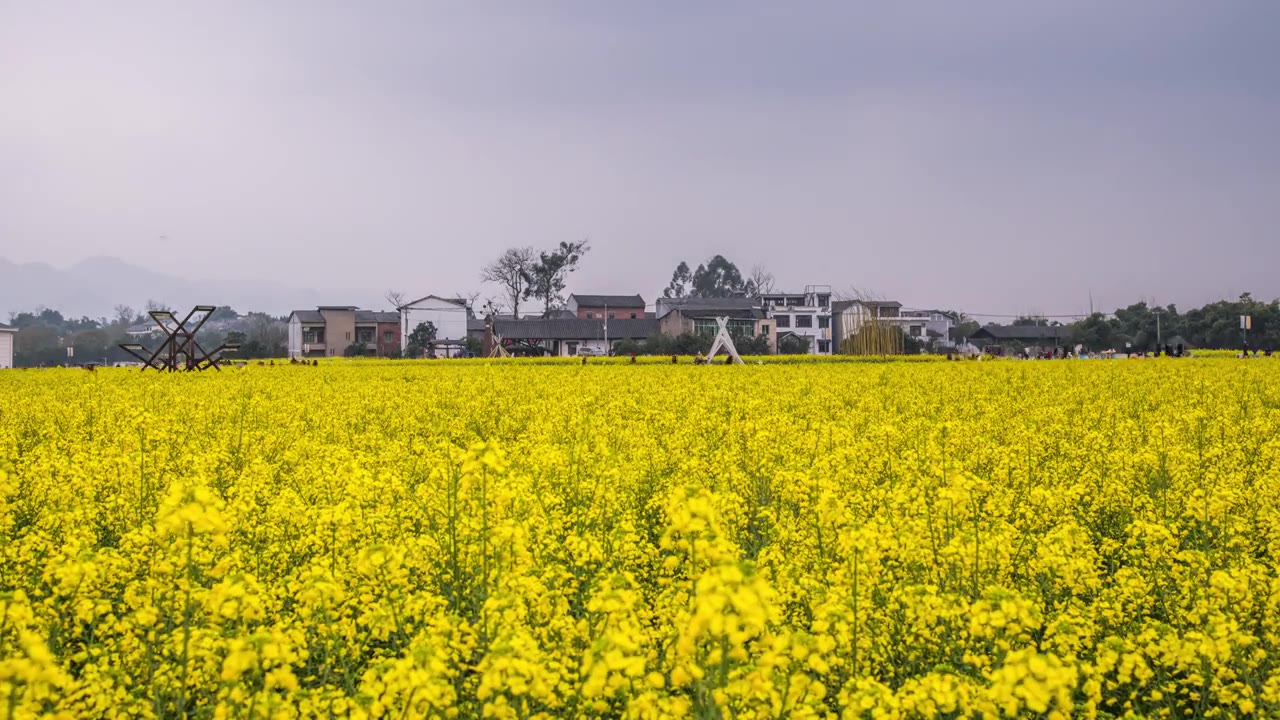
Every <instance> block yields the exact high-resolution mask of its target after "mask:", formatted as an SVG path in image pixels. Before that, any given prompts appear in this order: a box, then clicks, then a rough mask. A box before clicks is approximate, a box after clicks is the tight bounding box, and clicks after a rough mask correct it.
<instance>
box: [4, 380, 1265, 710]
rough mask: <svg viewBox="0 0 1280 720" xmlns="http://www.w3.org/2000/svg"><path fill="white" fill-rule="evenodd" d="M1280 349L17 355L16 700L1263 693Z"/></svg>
mask: <svg viewBox="0 0 1280 720" xmlns="http://www.w3.org/2000/svg"><path fill="white" fill-rule="evenodd" d="M1278 560H1280V360H1276V361H1273V360H1271V359H1266V360H1262V359H1259V360H1256V361H1252V360H1251V361H1241V360H1230V359H1216V358H1215V359H1203V358H1200V359H1191V360H1146V361H1047V362H1013V361H1006V362H960V363H947V362H917V363H883V364H794V365H764V366H760V365H748V366H745V367H725V366H714V367H693V366H690V365H687V364H684V365H678V366H671V365H670V364H637V365H634V366H633V365H629V364H625V363H623V364H613V365H606V364H601V363H595V364H591V365H588V366H585V367H584V366H581V365H573V364H565V365H533V364H529V363H522V362H519V361H514V362H512V361H498V362H489V363H486V362H478V361H476V362H467V361H457V362H454V361H439V362H434V363H429V362H419V363H385V364H377V363H332V364H327V365H321V366H319V367H301V366H289V365H283V366H281V365H276V366H259V365H253V366H250V367H246V368H239V369H235V370H229V371H226V372H223V373H220V374H214V373H205V374H190V375H186V374H183V375H170V376H162V375H158V374H156V373H153V372H147V373H141V372H138V371H136V370H131V371H126V370H99V371H97V372H85V371H76V370H44V371H11V372H2V373H0V717H15V716H16V717H35V716H38V715H41V714H45V713H55V714H57V713H61V714H62V715H64V716H68V717H72V716H74V717H94V716H117V715H129V716H142V717H179V716H192V717H219V718H222V717H226V718H248V717H293V716H303V717H310V716H316V715H321V716H326V717H327V716H337V717H366V716H367V717H458V718H467V717H480V716H484V717H494V718H533V717H545V718H551V717H643V718H660V717H673V716H675V717H680V716H687V717H698V718H720V717H725V718H728V717H733V718H782V717H789V718H806V717H874V718H935V717H937V718H955V717H980V716H981V717H997V716H1027V717H1039V716H1047V717H1055V718H1062V717H1075V716H1080V717H1121V716H1134V715H1142V716H1147V717H1178V718H1186V717H1223V718H1228V717H1239V716H1243V715H1252V716H1256V717H1277V716H1280V674H1277V672H1276V670H1277V667H1280V572H1278V571H1277V562H1278Z"/></svg>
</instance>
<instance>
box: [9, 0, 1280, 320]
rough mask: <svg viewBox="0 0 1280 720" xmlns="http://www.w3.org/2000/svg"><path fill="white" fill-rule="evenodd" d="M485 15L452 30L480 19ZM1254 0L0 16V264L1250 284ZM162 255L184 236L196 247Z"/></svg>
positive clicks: (1275, 80)
mask: <svg viewBox="0 0 1280 720" xmlns="http://www.w3.org/2000/svg"><path fill="white" fill-rule="evenodd" d="M482 5H483V7H481V6H482ZM1277 128H1280V3H1275V2H1273V1H1264V2H1248V1H1241V2H1215V3H1206V2H1200V1H1194V2H1190V1H1187V2H1184V1H1179V0H1151V1H1145V0H1131V1H1127V2H1123V3H1116V2H1069V3H1067V2H1063V3H1028V2H1025V1H1023V0H1007V1H999V2H965V3H944V2H937V3H912V2H903V3H853V2H830V3H826V2H799V3H777V2H733V3H700V4H699V3H677V2H654V3H635V2H630V3H601V2H581V3H576V2H532V3H514V2H513V3H506V4H499V3H461V2H459V3H452V4H435V3H430V4H428V3H423V2H405V3H389V2H369V3H351V2H329V3H325V2H273V3H259V2H232V1H228V2H217V3H199V4H197V3H172V2H157V3H141V2H128V1H125V2H120V3H101V2H86V3H71V2H38V1H36V0H30V1H27V2H14V1H13V0H9V1H8V2H0V257H7V258H9V259H11V260H15V261H20V262H30V261H44V262H49V263H52V264H55V265H64V264H68V263H71V262H74V261H76V260H79V259H81V258H84V257H87V256H93V255H113V256H116V257H120V258H123V259H125V260H128V261H131V262H136V263H139V264H144V265H147V266H149V267H152V268H154V269H158V270H163V271H167V272H173V273H185V274H188V275H197V276H202V277H233V276H234V277H241V278H257V279H260V280H261V281H263V282H275V283H285V284H294V285H299V286H304V285H309V286H313V287H323V288H332V289H333V290H334V293H335V298H334V300H335V302H336V301H340V300H343V298H342V297H339V296H340V295H342V293H343V291H344V290H352V289H355V288H364V289H374V290H381V289H384V288H386V287H396V288H401V289H403V290H405V291H406V292H408V293H409V294H410V295H420V294H427V293H429V292H435V291H447V292H454V291H458V290H465V289H468V288H474V289H477V290H479V289H481V288H480V286H479V282H478V277H477V275H478V268H479V267H480V266H481V265H482V264H483V263H484V262H485V261H486V260H488V259H489V258H491V257H492V256H495V255H497V254H498V252H500V250H501V249H502V248H504V247H506V246H509V245H512V244H533V245H544V246H549V245H552V244H554V243H556V242H558V241H560V240H565V239H577V238H582V237H589V238H590V239H591V241H592V243H593V245H594V248H595V249H594V251H593V252H592V253H591V255H589V256H588V258H587V261H586V263H585V266H584V268H583V269H582V270H581V271H580V272H579V273H578V275H576V276H575V277H574V279H573V288H572V289H577V290H581V291H616V292H640V293H641V294H643V295H644V296H645V297H646V298H650V299H652V298H653V296H654V295H655V294H657V292H658V291H659V290H660V289H661V288H662V287H663V286H664V285H665V284H666V281H667V280H668V278H669V276H670V273H671V269H672V268H673V266H674V265H675V264H676V263H677V262H678V261H679V260H681V259H686V260H689V261H690V262H691V264H696V262H697V261H700V260H702V259H704V258H705V257H707V256H708V255H710V254H712V253H717V252H719V253H723V254H725V255H727V256H729V257H730V258H731V259H733V260H735V261H737V262H738V264H739V265H740V266H742V267H743V269H744V270H745V269H747V268H749V267H750V266H751V265H753V264H756V263H763V264H765V265H767V266H768V267H769V268H771V269H772V270H773V271H774V273H775V274H776V276H777V277H778V279H779V280H780V281H781V284H783V285H786V286H789V287H795V288H799V287H802V286H803V285H805V284H809V283H829V284H832V285H835V286H837V287H848V286H858V287H860V288H864V289H867V290H870V291H873V292H875V293H877V294H880V295H884V296H891V297H893V298H896V299H900V300H902V301H903V302H906V303H907V304H909V305H913V306H926V305H939V306H947V307H957V308H961V309H965V310H968V311H971V312H1048V313H1056V312H1078V311H1081V310H1083V309H1086V308H1087V307H1088V303H1089V294H1090V293H1092V296H1093V299H1094V302H1095V304H1097V305H1098V306H1099V307H1107V308H1110V307H1114V306H1115V305H1116V304H1119V303H1127V302H1130V301H1132V300H1134V299H1137V298H1139V297H1142V298H1145V299H1148V300H1154V301H1157V302H1161V303H1164V302H1178V303H1180V304H1184V305H1185V304H1190V303H1196V304H1198V303H1200V302H1203V301H1205V300H1209V299H1216V298H1218V297H1222V296H1228V297H1234V296H1235V295H1237V294H1239V293H1240V292H1241V291H1243V290H1251V291H1252V292H1253V293H1254V295H1255V296H1259V297H1266V298H1271V297H1275V296H1276V295H1280V272H1278V271H1277V270H1278V268H1280V238H1278V237H1277V227H1280V142H1278V139H1277ZM159 236H168V237H171V238H178V239H183V240H190V241H209V242H216V243H217V249H216V250H214V251H213V252H212V254H211V255H208V256H206V255H204V254H203V251H194V250H185V251H184V250H182V249H180V248H179V249H174V250H172V251H168V252H167V253H166V254H164V255H163V256H159V257H157V256H153V255H152V254H151V253H148V251H146V250H145V249H144V244H145V243H146V242H147V241H149V240H152V239H155V238H157V237H159Z"/></svg>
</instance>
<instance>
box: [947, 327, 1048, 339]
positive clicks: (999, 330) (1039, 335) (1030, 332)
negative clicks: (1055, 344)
mask: <svg viewBox="0 0 1280 720" xmlns="http://www.w3.org/2000/svg"><path fill="white" fill-rule="evenodd" d="M1068 332H1069V328H1067V327H1065V326H1062V325H987V326H985V327H982V328H980V329H979V330H978V331H977V332H975V333H973V335H971V336H970V337H974V338H991V339H993V340H1052V339H1055V338H1059V339H1062V338H1066V337H1067V333H1068Z"/></svg>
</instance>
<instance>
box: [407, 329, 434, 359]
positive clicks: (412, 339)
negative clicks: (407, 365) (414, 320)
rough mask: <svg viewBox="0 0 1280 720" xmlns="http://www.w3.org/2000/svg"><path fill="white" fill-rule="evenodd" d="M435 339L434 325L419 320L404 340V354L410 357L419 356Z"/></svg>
mask: <svg viewBox="0 0 1280 720" xmlns="http://www.w3.org/2000/svg"><path fill="white" fill-rule="evenodd" d="M435 339H436V326H435V324H434V323H432V322H430V321H427V322H420V323H418V326H417V327H415V328H414V329H413V332H411V333H409V337H408V338H407V339H406V340H405V349H404V352H405V355H406V356H407V357H411V358H421V357H422V353H423V352H425V351H426V350H427V349H428V348H430V347H431V343H432V342H434V341H435Z"/></svg>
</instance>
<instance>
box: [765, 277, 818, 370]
mask: <svg viewBox="0 0 1280 720" xmlns="http://www.w3.org/2000/svg"><path fill="white" fill-rule="evenodd" d="M759 300H760V304H761V309H762V310H764V312H765V313H767V314H768V316H769V318H770V319H771V320H773V324H774V325H775V326H776V327H777V333H778V341H779V342H782V341H783V340H784V339H785V338H786V337H787V336H788V335H790V336H795V337H799V338H804V339H805V340H806V341H807V342H808V345H809V353H810V354H811V355H830V354H831V353H832V351H833V349H834V348H833V345H834V343H833V342H832V334H831V286H830V285H807V286H805V289H804V292H798V293H787V292H778V293H763V294H761V295H760V298H759Z"/></svg>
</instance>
